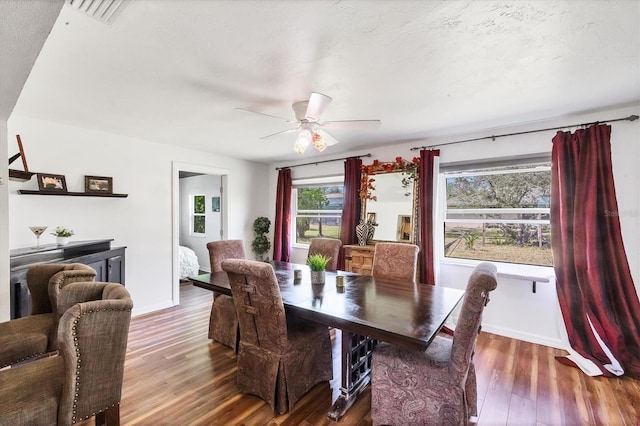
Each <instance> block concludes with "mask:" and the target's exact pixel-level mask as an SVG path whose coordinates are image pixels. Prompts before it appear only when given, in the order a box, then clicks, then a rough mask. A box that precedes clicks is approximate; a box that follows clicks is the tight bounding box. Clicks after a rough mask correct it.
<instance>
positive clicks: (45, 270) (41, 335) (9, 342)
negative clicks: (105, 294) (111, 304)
mask: <svg viewBox="0 0 640 426" xmlns="http://www.w3.org/2000/svg"><path fill="white" fill-rule="evenodd" d="M95 276H96V271H95V270H94V269H93V268H91V267H90V266H87V265H83V264H81V263H68V264H63V263H50V264H40V265H34V266H32V267H31V268H29V270H28V271H27V287H28V289H29V293H30V297H31V313H30V315H28V316H26V317H22V318H17V319H14V320H10V321H6V322H3V323H0V368H2V367H6V366H8V365H12V364H16V363H19V362H23V361H26V360H29V359H32V358H37V357H40V356H42V355H43V354H45V353H47V352H52V351H55V350H56V349H57V344H56V340H57V334H56V329H57V323H58V317H59V316H60V315H61V314H62V313H58V312H57V310H56V303H55V297H56V294H57V293H58V292H59V291H60V289H61V288H62V287H63V286H65V285H67V284H69V283H72V282H76V281H93V280H94V279H95Z"/></svg>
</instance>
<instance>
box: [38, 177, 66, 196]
mask: <svg viewBox="0 0 640 426" xmlns="http://www.w3.org/2000/svg"><path fill="white" fill-rule="evenodd" d="M37 175H38V189H39V190H40V191H55V192H67V182H66V181H65V179H64V176H63V175H53V174H51V173H38V174H37Z"/></svg>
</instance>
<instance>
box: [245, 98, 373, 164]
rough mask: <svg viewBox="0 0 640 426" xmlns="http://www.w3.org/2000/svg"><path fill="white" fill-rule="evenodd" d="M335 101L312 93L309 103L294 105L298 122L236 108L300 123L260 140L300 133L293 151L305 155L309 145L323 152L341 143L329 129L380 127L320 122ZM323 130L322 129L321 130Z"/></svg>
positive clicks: (366, 122)
mask: <svg viewBox="0 0 640 426" xmlns="http://www.w3.org/2000/svg"><path fill="white" fill-rule="evenodd" d="M332 100H333V99H332V98H331V97H329V96H327V95H323V94H322V93H316V92H313V93H311V96H310V97H309V100H308V101H301V102H296V103H294V104H293V105H292V108H293V111H294V113H295V115H296V120H295V121H293V120H288V119H286V118H282V117H277V116H275V115H270V114H264V113H262V112H257V111H252V110H250V109H246V108H236V109H237V110H240V111H245V112H250V113H253V114H259V115H264V116H266V117H271V118H277V119H279V120H284V121H286V122H287V123H299V124H298V126H297V127H294V128H291V129H287V130H283V131H281V132H277V133H273V134H271V135H267V136H263V137H261V138H260V139H269V138H272V137H274V136H277V135H282V134H285V133H293V132H298V136H297V137H296V141H295V143H294V145H293V149H294V150H295V151H296V152H297V153H298V154H302V153H304V151H305V149H307V146H308V145H309V144H312V145H313V147H314V148H315V149H316V150H317V151H318V152H321V151H323V150H324V149H325V148H326V147H327V146H329V145H335V144H337V143H338V142H339V141H338V140H336V138H334V137H333V136H331V134H329V133H328V132H327V131H326V130H325V128H328V129H346V128H377V127H380V120H337V121H320V117H321V116H322V114H323V113H324V112H325V111H326V109H327V107H328V106H329V104H330V103H331V101H332ZM321 128H322V129H321Z"/></svg>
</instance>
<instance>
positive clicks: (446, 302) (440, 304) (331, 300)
mask: <svg viewBox="0 0 640 426" xmlns="http://www.w3.org/2000/svg"><path fill="white" fill-rule="evenodd" d="M269 263H271V265H272V267H273V269H274V272H275V275H276V278H277V280H278V286H279V288H280V295H281V297H282V302H283V304H284V306H285V309H286V310H287V312H291V313H293V314H294V315H295V316H296V317H299V318H302V319H306V320H310V321H314V322H317V323H321V324H325V325H327V326H329V327H333V328H336V329H340V330H341V331H342V332H341V335H342V337H341V354H342V362H341V367H342V368H341V387H340V394H339V395H338V397H337V398H336V400H335V401H334V402H333V405H332V406H331V408H330V410H329V413H328V417H329V418H330V419H332V420H336V421H337V420H338V419H340V417H342V415H344V413H345V412H346V411H347V410H348V409H349V407H351V405H353V403H354V402H355V400H356V398H357V396H358V394H360V392H362V390H363V389H365V388H366V386H367V385H368V384H369V383H370V380H371V358H372V353H373V350H374V349H375V346H376V344H377V342H378V341H385V342H389V343H391V344H394V345H397V346H400V347H404V348H407V349H412V350H425V349H426V348H427V347H428V346H429V344H430V343H431V342H432V341H433V339H434V338H435V336H436V335H437V334H438V332H439V331H440V330H441V329H442V327H443V325H444V324H445V321H446V320H447V318H449V316H450V315H451V313H452V312H453V311H454V310H455V308H456V306H457V305H458V304H459V303H460V301H461V300H462V297H463V296H464V291H463V290H459V289H453V288H447V287H442V286H434V285H427V284H420V283H417V284H416V283H410V282H397V281H389V280H383V279H379V278H375V277H372V276H365V275H358V274H354V273H350V272H344V271H336V272H331V271H326V272H325V283H324V284H312V283H311V277H310V269H309V267H308V266H307V265H301V264H295V263H289V262H280V261H270V262H269ZM294 271H301V272H297V274H296V273H294ZM296 275H298V276H300V278H298V279H296V277H295V276H296ZM338 276H342V277H344V278H341V279H340V281H342V282H343V283H344V284H343V285H340V284H342V283H338V279H337V277H338ZM189 279H190V281H191V282H192V283H193V285H195V286H197V287H201V288H204V289H208V290H212V291H216V292H220V293H224V294H228V295H231V288H230V286H229V280H228V277H227V274H226V272H214V273H205V274H201V275H197V276H194V277H190V278H189Z"/></svg>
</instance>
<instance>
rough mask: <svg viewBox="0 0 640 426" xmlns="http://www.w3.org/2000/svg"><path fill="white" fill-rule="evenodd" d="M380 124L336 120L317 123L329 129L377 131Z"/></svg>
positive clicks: (375, 121) (369, 121)
mask: <svg viewBox="0 0 640 426" xmlns="http://www.w3.org/2000/svg"><path fill="white" fill-rule="evenodd" d="M380 124H381V122H380V120H338V121H325V122H324V123H318V125H320V126H322V127H327V128H330V129H354V128H359V129H363V128H366V129H377V128H378V127H380Z"/></svg>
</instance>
